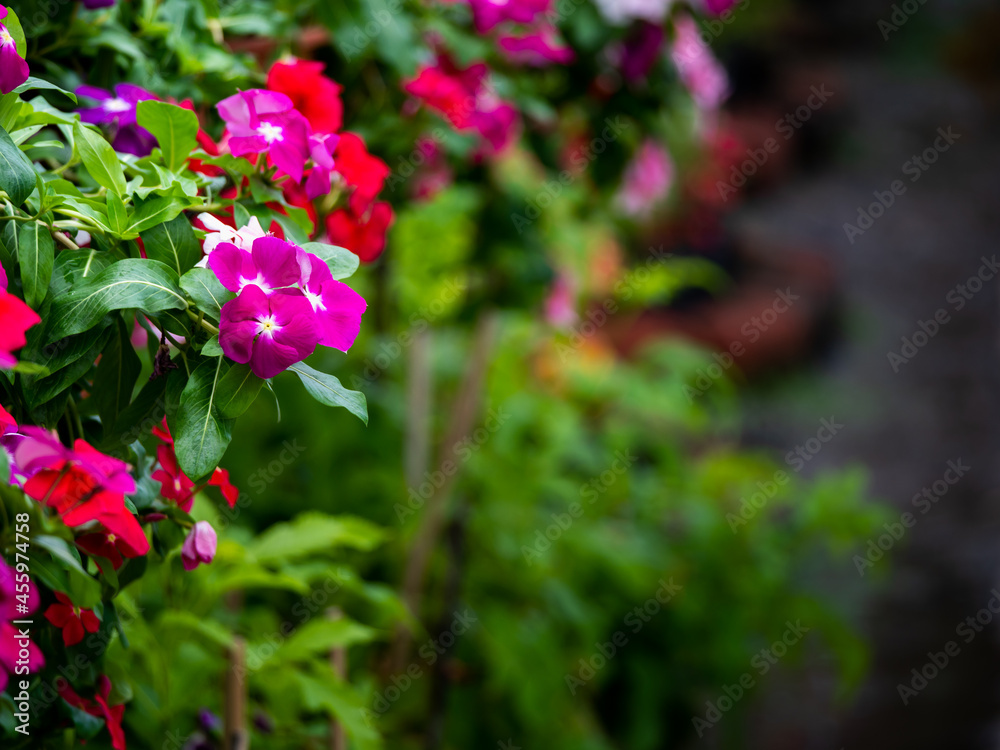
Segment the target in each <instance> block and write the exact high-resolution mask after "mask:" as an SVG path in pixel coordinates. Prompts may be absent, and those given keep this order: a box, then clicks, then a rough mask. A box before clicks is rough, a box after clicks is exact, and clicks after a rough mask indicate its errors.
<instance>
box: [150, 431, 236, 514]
mask: <svg viewBox="0 0 1000 750" xmlns="http://www.w3.org/2000/svg"><path fill="white" fill-rule="evenodd" d="M153 434H154V435H155V436H156V437H158V438H159V439H160V440H162V441H163V445H161V446H159V447H158V448H157V449H156V458H157V459H158V460H159V462H160V467H161V468H159V469H157V470H156V471H154V472H153V474H152V478H153V479H155V480H156V481H157V482H159V483H160V494H161V495H163V497H165V498H166V499H167V500H173V501H174V502H176V503H177V505H178V507H179V508H180V509H181V510H183V511H184V512H185V513H190V512H191V505H192V503H193V502H194V496H195V495H197V494H198V492H199V491H201V489H202V487H205V486H208V485H211V486H212V487H218V488H219V491H220V492H222V497H223V498H225V500H226V502H227V503H229V507H230V508H232V507H234V506H235V505H236V500H237V498H239V496H240V491H239V490H238V489H236V487H234V486H233V484H232V482H230V481H229V472H228V471H226V470H225V469H222V468H219V467H218V466H217V467H215V471H213V472H212V476H211V477H210V478H209V480H208V481H207V482H206V483H205V484H204V485H196V484H195V483H194V482H193V481H191V478H190V477H188V475H187V474H185V473H184V472H183V471H181V468H180V466H179V465H178V463H177V454H176V453H174V438H173V435H171V434H170V428H169V427H168V426H167V418H166V417H164V418H163V421H162V422H161V423H160V426H159V427H154V428H153Z"/></svg>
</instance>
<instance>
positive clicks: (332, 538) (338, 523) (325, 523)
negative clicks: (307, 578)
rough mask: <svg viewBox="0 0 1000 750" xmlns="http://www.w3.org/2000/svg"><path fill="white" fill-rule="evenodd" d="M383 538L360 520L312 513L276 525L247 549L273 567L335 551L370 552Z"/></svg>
mask: <svg viewBox="0 0 1000 750" xmlns="http://www.w3.org/2000/svg"><path fill="white" fill-rule="evenodd" d="M384 535H385V532H383V531H382V530H381V529H379V528H378V527H377V526H375V525H374V524H372V523H369V522H368V521H365V520H363V519H361V518H354V517H352V516H339V517H333V516H328V515H326V514H325V513H318V512H311V513H302V514H300V515H298V516H296V517H295V520H294V521H289V522H287V523H279V524H275V525H274V526H272V527H271V528H269V529H268V530H267V531H265V532H264V533H263V534H261V535H260V536H259V537H258V538H257V540H256V541H255V542H253V543H252V544H251V545H250V546H249V548H248V549H249V551H250V552H251V553H252V554H253V555H254V557H255V558H256V559H257V561H258V562H261V563H273V562H280V561H284V560H294V559H297V558H301V557H308V556H310V555H315V554H323V553H327V554H328V553H330V552H334V551H336V549H337V548H338V547H349V548H351V549H358V550H363V551H368V550H372V549H374V548H375V547H377V546H378V545H380V544H381V543H382V541H383V539H384Z"/></svg>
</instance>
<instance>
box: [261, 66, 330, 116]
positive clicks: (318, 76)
mask: <svg viewBox="0 0 1000 750" xmlns="http://www.w3.org/2000/svg"><path fill="white" fill-rule="evenodd" d="M325 67H326V66H325V65H324V64H323V63H321V62H310V61H307V60H296V59H295V58H291V59H290V60H288V61H286V62H281V61H278V62H276V63H275V64H274V65H272V66H271V70H270V71H268V74H267V88H268V89H269V90H271V91H277V92H279V93H281V94H284V95H285V96H287V97H288V98H289V99H291V100H292V104H293V105H294V106H295V109H297V110H298V111H299V112H301V113H302V114H303V115H305V118H306V119H307V120H308V121H309V124H310V125H311V126H312V129H313V131H314V132H316V133H335V132H337V131H338V130H340V126H341V125H342V124H343V121H344V105H343V104H342V103H341V101H340V92H341V90H342V87H341V86H340V84H338V83H335V82H334V81H331V80H330V79H329V78H327V77H326V76H324V75H323V68H325Z"/></svg>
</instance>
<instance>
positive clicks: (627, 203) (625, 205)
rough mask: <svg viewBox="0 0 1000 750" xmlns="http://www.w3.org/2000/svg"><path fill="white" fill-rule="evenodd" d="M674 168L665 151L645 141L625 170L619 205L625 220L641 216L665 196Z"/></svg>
mask: <svg viewBox="0 0 1000 750" xmlns="http://www.w3.org/2000/svg"><path fill="white" fill-rule="evenodd" d="M673 175H674V164H673V161H672V160H671V158H670V154H669V153H667V150H666V149H665V148H664V147H663V146H661V145H660V144H659V143H656V142H655V141H652V140H647V141H645V142H644V143H643V144H642V145H641V146H640V147H639V150H638V152H637V153H636V155H635V156H634V157H633V158H632V161H631V162H630V163H629V165H628V166H627V167H626V168H625V176H624V178H623V180H622V187H621V191H620V192H619V194H618V204H619V206H620V207H621V209H622V211H623V212H624V213H625V214H626V215H628V216H644V215H647V214H648V213H649V212H650V210H651V209H652V208H653V207H654V206H655V205H656V203H658V202H659V201H661V200H662V199H663V198H665V197H666V196H667V193H669V192H670V185H671V183H672V182H673Z"/></svg>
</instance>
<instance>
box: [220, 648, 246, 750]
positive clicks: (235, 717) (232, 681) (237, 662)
mask: <svg viewBox="0 0 1000 750" xmlns="http://www.w3.org/2000/svg"><path fill="white" fill-rule="evenodd" d="M246 661H247V643H246V641H245V640H243V639H242V638H241V637H240V636H236V637H235V638H233V645H232V646H231V647H230V648H229V670H228V671H227V672H226V707H225V717H224V719H223V729H224V732H225V739H226V742H225V750H249V748H250V733H249V732H248V731H247V724H246V721H247V669H246Z"/></svg>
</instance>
